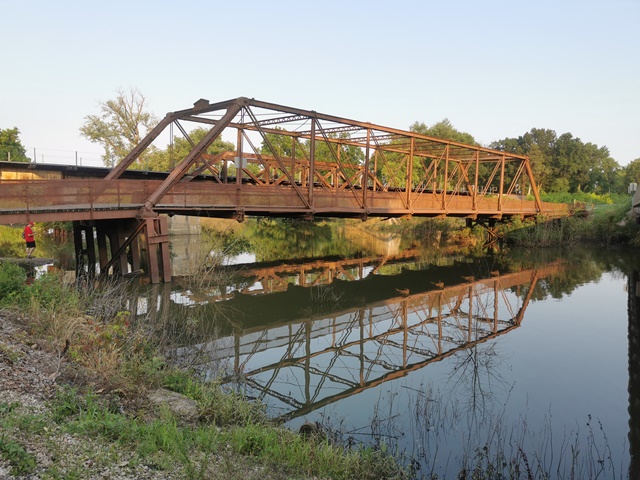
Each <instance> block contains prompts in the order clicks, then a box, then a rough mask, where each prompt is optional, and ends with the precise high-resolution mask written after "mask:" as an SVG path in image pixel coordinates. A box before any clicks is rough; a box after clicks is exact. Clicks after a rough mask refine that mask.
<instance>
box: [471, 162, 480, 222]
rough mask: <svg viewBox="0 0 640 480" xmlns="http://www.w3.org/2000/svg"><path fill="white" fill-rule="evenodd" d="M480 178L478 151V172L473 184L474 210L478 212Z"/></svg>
mask: <svg viewBox="0 0 640 480" xmlns="http://www.w3.org/2000/svg"><path fill="white" fill-rule="evenodd" d="M479 176H480V152H478V151H476V172H475V178H474V180H473V181H474V184H473V210H474V211H475V212H477V211H478V178H479Z"/></svg>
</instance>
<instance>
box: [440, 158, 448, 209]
mask: <svg viewBox="0 0 640 480" xmlns="http://www.w3.org/2000/svg"><path fill="white" fill-rule="evenodd" d="M448 177H449V145H447V146H446V147H445V150H444V184H443V185H442V210H445V209H446V208H447V185H448V183H449V178H448Z"/></svg>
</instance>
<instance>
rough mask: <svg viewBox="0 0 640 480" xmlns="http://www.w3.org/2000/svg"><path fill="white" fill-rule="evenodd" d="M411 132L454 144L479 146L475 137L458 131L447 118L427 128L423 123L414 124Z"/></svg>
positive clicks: (410, 128)
mask: <svg viewBox="0 0 640 480" xmlns="http://www.w3.org/2000/svg"><path fill="white" fill-rule="evenodd" d="M409 130H411V131H412V132H416V133H420V134H422V135H427V136H429V137H435V138H441V139H443V140H451V141H452V142H459V143H466V144H467V145H477V143H476V140H475V139H474V138H473V135H471V134H470V133H467V132H461V131H459V130H456V129H455V128H454V127H453V124H452V123H451V122H450V121H449V119H448V118H445V119H444V120H441V121H440V122H438V123H435V124H433V125H432V126H430V127H427V126H426V125H425V124H424V123H423V122H414V123H413V125H411V127H409Z"/></svg>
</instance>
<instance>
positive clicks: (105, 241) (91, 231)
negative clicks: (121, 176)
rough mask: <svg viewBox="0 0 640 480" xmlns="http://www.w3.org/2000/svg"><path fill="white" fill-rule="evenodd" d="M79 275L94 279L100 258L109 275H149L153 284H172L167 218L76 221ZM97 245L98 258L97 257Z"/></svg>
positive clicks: (101, 264)
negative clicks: (140, 273) (139, 273)
mask: <svg viewBox="0 0 640 480" xmlns="http://www.w3.org/2000/svg"><path fill="white" fill-rule="evenodd" d="M73 234H74V241H75V252H76V276H77V277H78V278H79V277H81V276H88V277H94V276H95V275H96V259H97V260H98V262H99V268H100V274H101V275H103V276H107V275H108V274H109V272H110V271H111V273H113V274H115V275H127V274H132V273H137V272H145V273H146V274H147V276H148V277H149V281H150V282H151V283H160V282H170V281H171V258H170V255H169V226H168V221H167V218H166V217H158V218H147V219H143V220H142V224H140V221H138V220H135V219H119V220H101V221H91V222H80V221H75V222H73ZM96 244H97V256H96Z"/></svg>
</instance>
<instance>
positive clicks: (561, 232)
mask: <svg viewBox="0 0 640 480" xmlns="http://www.w3.org/2000/svg"><path fill="white" fill-rule="evenodd" d="M630 209H631V203H630V200H629V199H628V198H627V201H626V203H623V204H614V205H601V206H599V207H598V208H596V209H594V210H593V213H592V214H591V215H589V216H588V217H586V218H584V217H565V218H560V219H546V218H544V217H539V218H537V219H535V220H529V221H522V220H518V219H514V220H512V221H510V222H509V223H507V224H505V225H503V226H502V227H501V234H502V235H503V236H504V238H505V240H506V242H507V244H509V245H518V246H525V247H549V246H555V245H574V244H577V243H594V244H596V245H605V246H610V245H614V244H631V245H634V246H636V245H640V227H639V226H638V225H636V224H635V223H634V221H633V219H632V218H631V217H630V216H629V211H630Z"/></svg>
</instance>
